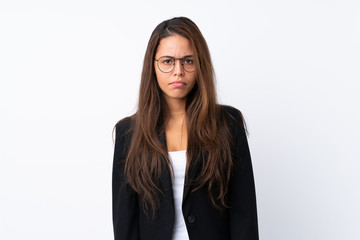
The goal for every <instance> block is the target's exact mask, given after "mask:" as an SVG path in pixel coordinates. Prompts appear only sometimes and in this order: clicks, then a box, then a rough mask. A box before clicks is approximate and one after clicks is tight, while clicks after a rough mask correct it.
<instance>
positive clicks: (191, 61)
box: [184, 59, 194, 65]
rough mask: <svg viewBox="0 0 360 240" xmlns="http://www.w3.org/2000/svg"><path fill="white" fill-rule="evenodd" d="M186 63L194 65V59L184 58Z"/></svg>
mask: <svg viewBox="0 0 360 240" xmlns="http://www.w3.org/2000/svg"><path fill="white" fill-rule="evenodd" d="M184 63H185V64H186V65H192V64H194V61H193V60H192V59H184Z"/></svg>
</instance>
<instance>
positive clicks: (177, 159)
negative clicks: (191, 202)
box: [169, 150, 189, 240]
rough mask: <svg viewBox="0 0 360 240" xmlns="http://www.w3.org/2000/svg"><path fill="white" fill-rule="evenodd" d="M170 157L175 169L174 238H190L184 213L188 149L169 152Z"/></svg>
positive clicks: (181, 239)
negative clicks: (183, 203) (183, 202)
mask: <svg viewBox="0 0 360 240" xmlns="http://www.w3.org/2000/svg"><path fill="white" fill-rule="evenodd" d="M169 157H170V160H171V163H172V166H173V169H174V176H172V181H173V183H172V188H173V193H174V204H175V223H174V229H173V237H172V240H189V235H188V232H187V229H186V225H185V220H184V216H183V213H182V200H183V193H184V181H185V169H186V150H183V151H175V152H169Z"/></svg>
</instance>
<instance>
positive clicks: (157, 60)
mask: <svg viewBox="0 0 360 240" xmlns="http://www.w3.org/2000/svg"><path fill="white" fill-rule="evenodd" d="M190 57H192V56H185V57H182V58H174V57H171V56H161V57H159V58H158V59H156V58H154V60H155V61H156V62H157V64H156V65H157V66H158V69H159V70H160V71H161V72H163V73H170V72H172V70H174V68H175V64H176V60H180V64H181V66H182V68H183V69H184V71H185V72H189V73H190V72H195V70H196V69H194V70H193V71H188V70H186V69H185V67H184V60H185V59H187V58H190ZM160 58H171V59H174V64H173V67H172V68H171V70H170V71H168V72H165V71H163V70H161V68H160V66H159V60H160Z"/></svg>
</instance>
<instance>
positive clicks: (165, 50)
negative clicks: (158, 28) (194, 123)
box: [154, 35, 196, 101]
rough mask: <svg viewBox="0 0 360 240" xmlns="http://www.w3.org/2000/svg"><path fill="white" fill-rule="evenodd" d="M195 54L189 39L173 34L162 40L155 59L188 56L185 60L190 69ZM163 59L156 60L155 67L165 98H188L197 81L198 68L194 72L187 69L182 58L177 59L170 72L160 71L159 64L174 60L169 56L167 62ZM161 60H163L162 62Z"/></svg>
mask: <svg viewBox="0 0 360 240" xmlns="http://www.w3.org/2000/svg"><path fill="white" fill-rule="evenodd" d="M193 55H194V54H193V50H192V48H191V46H190V42H189V40H188V39H186V38H184V37H182V36H180V35H173V36H170V37H167V38H164V39H162V40H161V41H160V44H159V46H158V48H157V52H156V54H155V59H160V58H161V57H164V56H168V57H173V58H175V59H176V58H184V57H188V58H186V59H187V60H185V61H184V62H183V63H184V65H185V67H187V70H188V69H189V68H190V67H191V66H190V65H191V64H192V60H193V59H194V58H193ZM163 59H164V58H162V59H160V60H159V63H158V61H154V68H155V74H156V78H157V82H158V84H159V87H160V89H161V90H162V92H163V96H164V98H165V100H166V101H168V100H172V99H186V96H187V95H188V94H189V92H190V91H191V90H192V89H193V87H194V85H195V83H196V70H195V71H192V72H188V71H185V70H184V67H183V66H182V65H181V63H180V60H175V66H174V68H173V69H172V70H171V71H170V72H168V73H165V72H163V71H160V69H159V67H158V64H163V65H164V64H168V65H172V62H171V60H170V61H169V58H167V59H166V60H165V62H164V61H163ZM160 61H162V63H161V62H160ZM189 66H190V67H189Z"/></svg>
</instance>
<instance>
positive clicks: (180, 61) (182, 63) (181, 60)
mask: <svg viewBox="0 0 360 240" xmlns="http://www.w3.org/2000/svg"><path fill="white" fill-rule="evenodd" d="M176 60H179V63H180V65H181V66H180V68H181V70H185V68H184V62H183V60H184V59H182V58H174V63H173V69H172V70H174V69H175V65H176Z"/></svg>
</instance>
